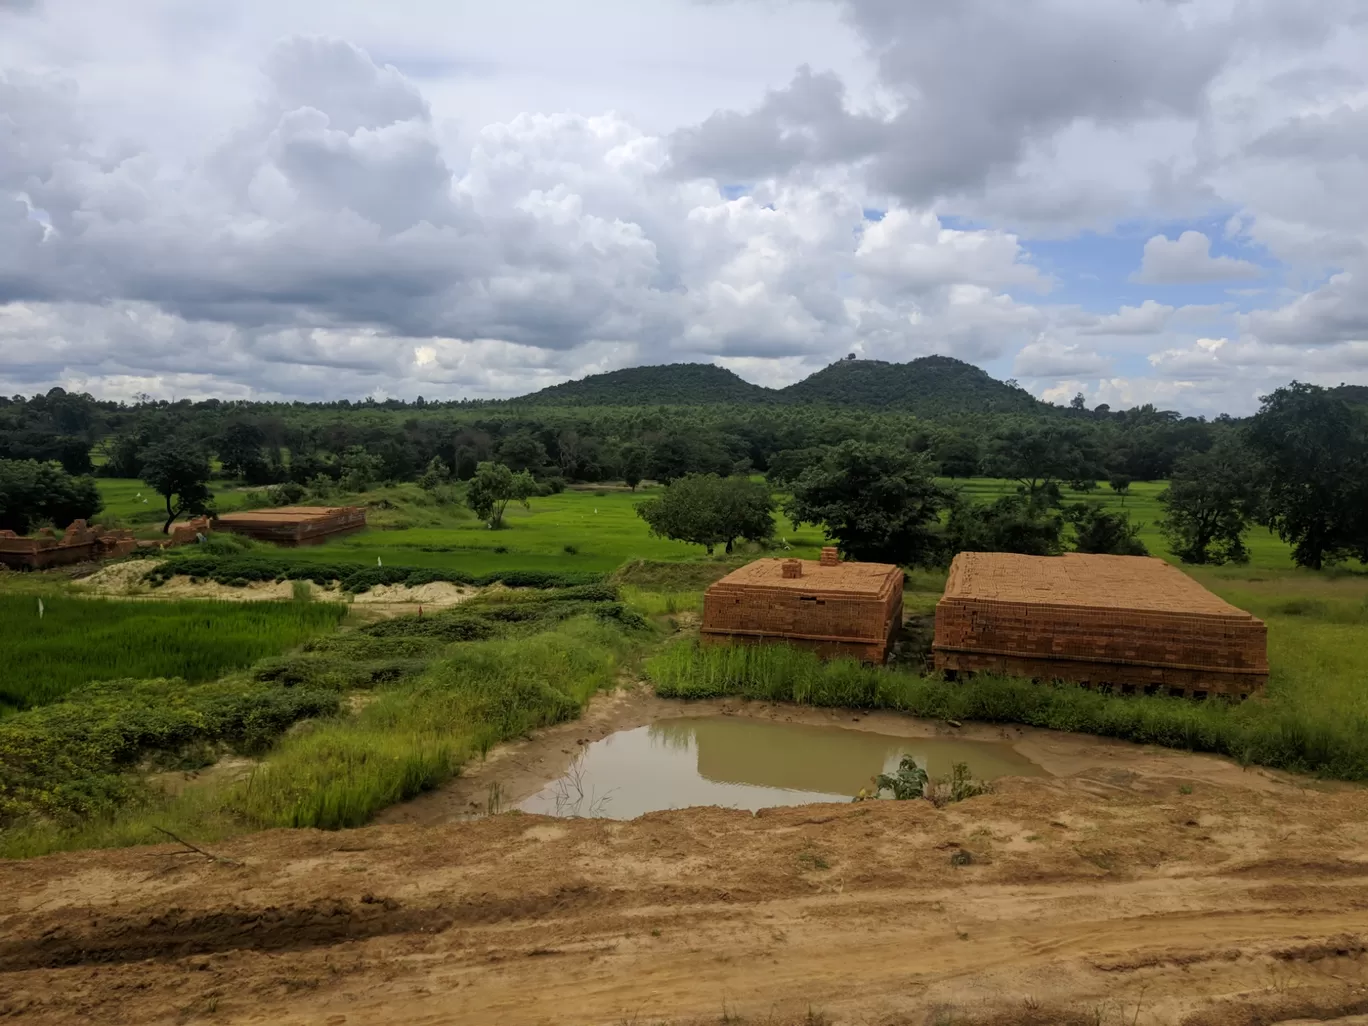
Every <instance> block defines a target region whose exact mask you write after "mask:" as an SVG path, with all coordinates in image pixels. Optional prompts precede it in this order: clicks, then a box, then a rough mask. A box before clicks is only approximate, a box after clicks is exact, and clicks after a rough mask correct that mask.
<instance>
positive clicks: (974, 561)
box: [933, 552, 1268, 698]
mask: <svg viewBox="0 0 1368 1026" xmlns="http://www.w3.org/2000/svg"><path fill="white" fill-rule="evenodd" d="M1266 634H1267V632H1266V630H1265V627H1264V623H1263V621H1262V620H1259V619H1256V618H1255V617H1253V616H1251V615H1250V614H1249V613H1246V612H1244V611H1243V610H1241V609H1236V608H1235V607H1234V606H1232V605H1230V604H1229V603H1227V602H1224V601H1222V600H1221V599H1219V598H1217V597H1216V596H1215V595H1213V594H1211V592H1209V591H1207V590H1206V589H1205V588H1203V587H1202V586H1201V585H1200V584H1198V583H1197V582H1196V581H1194V580H1193V579H1192V578H1191V577H1189V576H1188V575H1187V574H1185V573H1183V572H1182V571H1181V570H1179V569H1177V568H1176V567H1173V566H1170V565H1169V564H1168V563H1165V562H1164V561H1163V560H1160V559H1153V558H1150V557H1148V556H1098V555H1085V554H1082V553H1069V554H1067V555H1063V556H1020V555H1016V554H1013V553H1006V552H961V553H960V554H959V555H958V556H956V557H955V560H954V562H953V563H952V564H951V566H950V578H949V580H948V581H947V582H946V586H945V594H944V596H943V597H942V598H941V600H940V602H939V603H937V605H936V635H935V643H934V645H933V653H934V659H935V666H936V669H938V670H949V671H956V672H958V671H984V672H991V673H1005V674H1011V675H1013V676H1019V677H1031V678H1033V679H1045V680H1069V681H1077V682H1080V683H1084V684H1090V685H1100V684H1108V685H1111V686H1113V687H1115V688H1117V689H1118V690H1119V691H1121V692H1122V693H1125V694H1132V693H1134V692H1136V691H1137V690H1138V691H1143V692H1145V693H1146V694H1155V693H1160V694H1175V695H1191V696H1193V697H1198V698H1204V697H1206V696H1207V695H1226V696H1229V697H1234V698H1244V697H1246V696H1247V695H1249V694H1250V693H1251V692H1253V691H1255V690H1256V689H1258V688H1259V687H1261V686H1263V685H1264V684H1265V683H1267V681H1268V655H1267V640H1266Z"/></svg>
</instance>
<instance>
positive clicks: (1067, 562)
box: [945, 552, 1250, 619]
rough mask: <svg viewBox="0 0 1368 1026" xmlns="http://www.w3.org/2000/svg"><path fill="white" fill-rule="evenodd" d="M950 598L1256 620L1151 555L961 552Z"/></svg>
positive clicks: (948, 588) (953, 572) (947, 595)
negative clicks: (1046, 554) (1054, 554)
mask: <svg viewBox="0 0 1368 1026" xmlns="http://www.w3.org/2000/svg"><path fill="white" fill-rule="evenodd" d="M945 598H947V599H954V598H970V599H980V600H989V601H999V602H1028V603H1034V604H1040V605H1056V606H1087V607H1090V608H1094V609H1096V608H1105V609H1130V610H1142V611H1157V612H1173V613H1193V614H1198V615H1204V616H1235V617H1240V618H1246V619H1249V618H1250V616H1249V614H1248V613H1246V612H1245V611H1244V610H1242V609H1237V608H1236V607H1235V606H1232V605H1231V604H1230V603H1228V602H1225V601H1224V600H1222V599H1220V598H1217V597H1216V596H1215V595H1213V594H1212V593H1211V592H1209V591H1207V590H1206V589H1205V588H1203V587H1202V586H1201V585H1200V584H1198V583H1197V582H1196V581H1194V580H1193V579H1192V578H1191V577H1189V576H1188V575H1187V574H1185V573H1183V572H1182V571H1181V570H1179V569H1178V568H1177V567H1174V566H1172V565H1170V564H1168V563H1166V562H1164V561H1163V560H1162V559H1155V558H1153V557H1151V556H1100V555H1091V554H1086V553H1081V552H1070V553H1067V554H1065V555H1063V556H1021V555H1017V554H1015V553H1010V552H961V553H960V554H959V555H958V556H956V557H955V561H954V563H953V564H952V565H951V567H950V578H949V580H948V581H947V582H946V585H945Z"/></svg>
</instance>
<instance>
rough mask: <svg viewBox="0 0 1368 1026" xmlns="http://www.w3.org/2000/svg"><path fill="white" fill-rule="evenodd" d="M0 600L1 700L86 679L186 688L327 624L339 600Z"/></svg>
mask: <svg viewBox="0 0 1368 1026" xmlns="http://www.w3.org/2000/svg"><path fill="white" fill-rule="evenodd" d="M41 601H42V612H41V615H40V613H39V606H38V602H39V600H38V599H37V598H35V597H31V596H27V595H0V623H3V624H4V629H3V630H0V704H8V705H11V706H14V707H17V708H20V709H25V708H30V707H33V706H37V705H42V704H44V703H47V702H53V701H56V700H57V699H60V698H61V697H62V696H63V695H65V694H67V693H68V692H70V691H71V690H72V689H73V688H77V687H80V686H81V685H83V684H85V683H87V682H89V681H94V680H112V679H115V678H153V677H179V678H182V679H184V680H186V681H189V682H191V683H198V682H201V681H206V680H212V679H213V678H215V677H217V676H219V675H220V674H222V673H224V672H227V671H230V670H235V669H240V668H242V667H246V666H250V665H251V664H252V663H253V662H255V661H256V660H257V659H260V658H261V657H263V656H267V655H274V654H276V653H278V652H282V651H284V650H285V649H288V648H290V647H292V646H294V645H297V644H299V643H300V642H302V641H304V640H305V639H307V638H310V637H314V636H316V635H318V634H321V633H323V632H325V631H330V630H332V629H333V628H335V627H336V626H337V624H338V622H339V621H340V620H341V619H342V617H343V616H344V615H345V614H346V608H345V607H344V606H342V605H340V604H337V603H322V602H319V603H307V604H306V603H302V602H301V603H284V602H209V601H203V600H187V601H181V602H146V601H118V600H115V599H74V598H65V597H62V596H43V598H42V600H41Z"/></svg>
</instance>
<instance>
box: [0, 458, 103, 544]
mask: <svg viewBox="0 0 1368 1026" xmlns="http://www.w3.org/2000/svg"><path fill="white" fill-rule="evenodd" d="M103 508H104V500H102V499H101V498H100V490H99V489H98V488H97V487H96V485H95V482H94V481H93V480H92V479H91V478H89V477H75V476H73V475H71V474H68V473H67V472H66V471H65V470H64V469H62V468H61V467H60V466H57V465H56V464H54V463H39V462H38V461H37V460H0V531H14V532H15V533H16V534H27V533H28V532H29V531H30V530H32V529H33V528H34V527H35V526H37V525H38V524H41V523H43V522H44V521H51V522H52V523H53V524H54V525H56V526H57V527H65V526H66V525H67V524H69V523H71V522H72V521H73V520H78V519H79V520H90V519H91V518H92V517H94V516H95V514H97V513H99V512H100V510H102V509H103Z"/></svg>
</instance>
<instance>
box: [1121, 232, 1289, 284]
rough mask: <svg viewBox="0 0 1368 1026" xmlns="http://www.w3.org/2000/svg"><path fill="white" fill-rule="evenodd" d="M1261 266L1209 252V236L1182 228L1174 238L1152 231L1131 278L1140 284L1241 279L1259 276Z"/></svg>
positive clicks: (1261, 271)
mask: <svg viewBox="0 0 1368 1026" xmlns="http://www.w3.org/2000/svg"><path fill="white" fill-rule="evenodd" d="M1262 275H1263V270H1262V269H1261V268H1260V267H1259V266H1258V265H1257V264H1253V263H1250V262H1249V261H1248V260H1236V259H1235V258H1234V257H1227V256H1218V257H1214V256H1212V255H1211V240H1210V239H1208V238H1207V237H1206V236H1205V235H1204V234H1203V233H1201V232H1194V231H1186V232H1183V234H1181V235H1179V236H1178V238H1176V239H1169V238H1168V237H1167V236H1164V235H1156V236H1154V237H1153V238H1151V239H1150V240H1149V241H1148V242H1146V243H1145V252H1144V255H1143V257H1142V258H1141V261H1140V270H1139V271H1137V272H1136V273H1135V274H1133V275H1131V281H1134V282H1139V283H1141V284H1144V285H1189V284H1196V283H1203V282H1213V281H1241V280H1244V279H1248V278H1259V277H1262Z"/></svg>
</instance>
